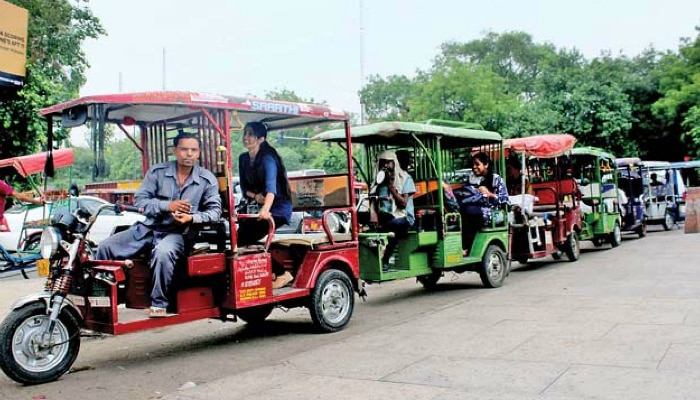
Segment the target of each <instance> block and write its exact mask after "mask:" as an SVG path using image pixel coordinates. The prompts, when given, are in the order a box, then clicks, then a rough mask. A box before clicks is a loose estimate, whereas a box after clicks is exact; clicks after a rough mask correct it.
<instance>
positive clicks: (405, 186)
mask: <svg viewBox="0 0 700 400" xmlns="http://www.w3.org/2000/svg"><path fill="white" fill-rule="evenodd" d="M406 154H407V153H406ZM402 158H403V157H402ZM375 171H376V172H377V179H376V180H375V186H374V187H373V188H372V190H371V194H373V195H376V196H377V214H378V217H379V231H380V232H393V233H394V236H393V237H390V238H389V239H388V243H387V246H386V249H385V250H384V255H383V256H382V270H383V271H384V272H386V271H388V270H389V261H390V259H391V256H392V255H393V253H394V249H395V248H396V244H397V243H398V240H399V238H403V237H405V236H406V234H407V233H408V229H409V228H410V227H411V226H413V223H414V222H415V214H414V210H413V195H414V194H415V193H416V185H415V183H414V182H413V178H412V177H411V175H409V174H408V172H406V171H405V170H404V169H403V168H402V166H401V164H399V159H398V157H397V153H395V152H393V151H390V150H386V151H383V152H381V153H379V155H378V156H377V163H376V164H375Z"/></svg>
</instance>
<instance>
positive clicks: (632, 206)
mask: <svg viewBox="0 0 700 400" xmlns="http://www.w3.org/2000/svg"><path fill="white" fill-rule="evenodd" d="M615 165H616V166H617V182H618V184H619V187H620V189H622V191H623V192H624V193H625V197H626V198H627V201H621V210H623V213H622V227H621V229H622V232H623V233H625V232H634V233H636V234H637V235H639V237H640V238H642V237H644V236H646V234H647V216H646V207H645V206H644V184H643V179H642V173H641V172H642V160H641V159H640V158H639V157H625V158H618V159H616V160H615ZM622 203H624V204H622Z"/></svg>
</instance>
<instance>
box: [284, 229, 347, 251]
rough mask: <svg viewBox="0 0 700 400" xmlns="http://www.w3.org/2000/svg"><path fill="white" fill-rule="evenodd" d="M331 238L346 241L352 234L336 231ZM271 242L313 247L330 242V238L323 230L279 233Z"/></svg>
mask: <svg viewBox="0 0 700 400" xmlns="http://www.w3.org/2000/svg"><path fill="white" fill-rule="evenodd" d="M333 240H335V241H336V242H347V241H350V240H352V235H351V234H349V233H336V234H334V235H333ZM272 243H273V244H278V245H281V246H291V245H304V246H309V247H311V248H312V249H313V248H314V246H319V245H322V244H327V243H330V239H329V238H328V236H327V235H326V234H325V233H324V232H318V233H280V234H276V235H275V237H273V238H272Z"/></svg>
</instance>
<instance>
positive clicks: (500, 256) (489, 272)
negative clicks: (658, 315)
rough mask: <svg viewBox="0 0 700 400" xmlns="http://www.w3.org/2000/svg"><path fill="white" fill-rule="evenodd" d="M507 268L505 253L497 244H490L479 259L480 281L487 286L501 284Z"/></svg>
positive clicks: (495, 286) (493, 286) (498, 285)
mask: <svg viewBox="0 0 700 400" xmlns="http://www.w3.org/2000/svg"><path fill="white" fill-rule="evenodd" d="M508 268H509V266H508V259H507V257H506V253H505V252H504V251H503V250H501V248H500V247H498V246H497V245H495V244H490V245H489V246H488V247H487V248H486V252H485V253H484V256H483V257H482V259H481V269H480V270H479V276H480V277H481V283H483V284H484V286H486V287H488V288H497V287H501V286H503V281H504V280H505V279H506V275H507V274H508Z"/></svg>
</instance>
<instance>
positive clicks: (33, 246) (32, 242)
mask: <svg viewBox="0 0 700 400" xmlns="http://www.w3.org/2000/svg"><path fill="white" fill-rule="evenodd" d="M40 242H41V235H34V236H31V237H29V238H28V239H27V240H26V241H25V242H24V243H23V244H22V251H24V252H27V253H38V252H39V243H40Z"/></svg>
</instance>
